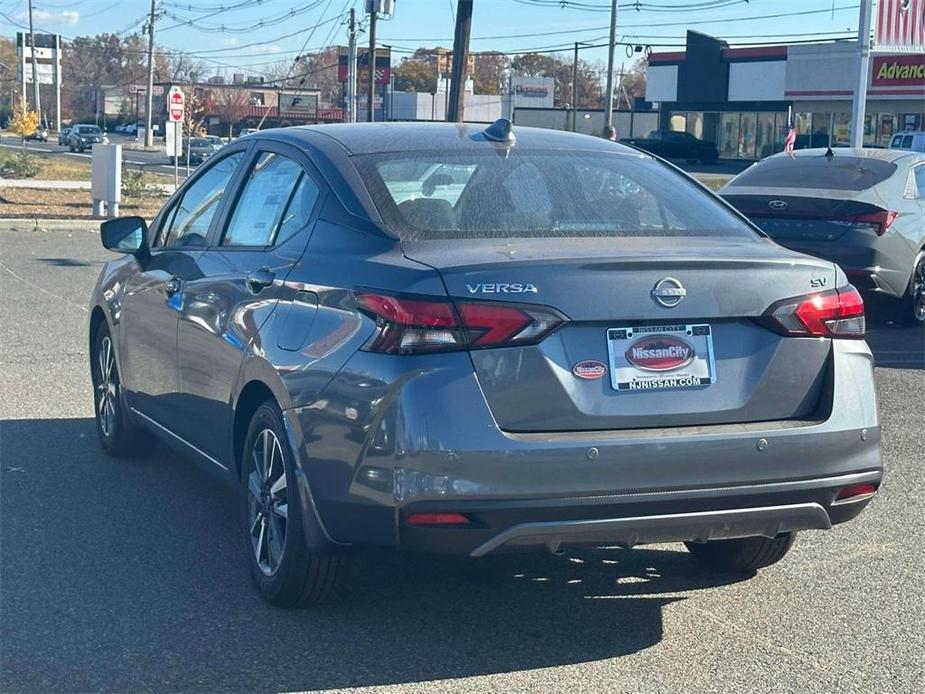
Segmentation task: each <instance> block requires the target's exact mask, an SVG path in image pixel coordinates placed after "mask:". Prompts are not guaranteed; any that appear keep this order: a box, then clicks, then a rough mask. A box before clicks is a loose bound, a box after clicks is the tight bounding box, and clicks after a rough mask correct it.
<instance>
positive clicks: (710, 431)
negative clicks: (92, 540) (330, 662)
mask: <svg viewBox="0 0 925 694" xmlns="http://www.w3.org/2000/svg"><path fill="white" fill-rule="evenodd" d="M102 241H103V244H104V245H105V246H106V247H107V248H109V249H111V250H114V251H118V252H122V253H124V255H123V256H122V257H120V258H118V259H116V260H113V261H111V262H109V263H108V264H107V265H106V266H105V267H104V268H103V270H102V272H101V274H100V278H99V282H98V285H97V287H96V289H95V291H94V293H93V299H92V305H91V312H90V346H91V370H92V378H93V384H94V390H95V404H96V408H95V410H96V422H97V427H98V433H99V438H100V441H101V443H102V446H103V448H104V449H105V450H107V451H108V452H110V453H111V454H113V455H117V456H121V455H127V454H131V453H135V452H139V451H143V450H145V449H146V448H147V447H148V446H149V445H150V439H149V436H150V435H152V434H153V435H156V436H157V437H158V438H160V439H162V440H164V441H166V442H168V443H172V444H175V445H176V446H177V447H178V448H180V449H182V450H185V451H187V452H189V453H190V454H191V455H192V456H193V457H195V458H198V459H200V460H201V461H203V463H204V464H206V465H207V466H211V467H214V468H215V469H216V470H217V471H221V472H222V473H224V474H225V475H226V477H227V478H228V479H229V480H232V481H234V483H235V484H236V485H237V486H238V488H239V493H240V500H241V501H240V527H241V531H240V532H241V535H242V538H243V540H244V541H245V543H246V547H247V557H248V561H249V563H250V567H251V573H252V575H253V577H254V579H255V582H256V584H257V587H258V590H259V592H260V594H261V595H262V596H263V597H264V598H266V599H267V600H268V601H270V602H272V603H274V604H278V605H296V604H307V603H312V602H317V601H319V600H321V599H322V598H324V597H325V595H326V594H327V593H328V592H329V590H330V589H331V588H332V587H333V586H334V585H336V583H337V569H338V566H339V565H340V564H341V563H342V562H343V561H345V560H346V557H347V556H349V554H350V550H351V549H352V548H356V547H360V546H363V545H388V546H395V547H401V548H407V549H414V550H425V551H432V552H449V553H458V554H466V555H470V556H472V557H482V556H485V555H487V554H490V553H493V552H501V551H506V550H511V549H519V548H524V547H533V548H546V549H548V550H550V551H557V550H558V549H559V548H560V547H562V546H568V545H572V544H582V543H583V544H594V543H598V544H600V543H606V544H608V545H621V546H625V547H631V546H634V545H639V544H644V543H653V542H667V541H683V542H685V543H686V544H687V547H688V549H689V550H690V551H691V552H692V553H693V555H694V556H695V557H696V558H697V559H699V560H702V561H703V562H704V563H705V564H707V565H709V566H711V567H713V568H717V569H720V570H727V571H739V572H753V571H755V570H757V569H760V568H762V567H765V566H768V565H769V564H773V563H774V562H776V561H778V560H779V559H781V558H782V557H783V556H784V555H785V554H786V553H787V551H788V550H789V548H790V546H791V545H792V543H793V540H794V537H795V534H796V533H797V532H798V531H801V530H808V529H828V528H831V527H832V526H833V525H835V524H837V523H842V522H844V521H847V520H850V519H852V518H854V517H855V516H856V515H858V513H860V511H861V510H862V509H863V508H864V507H865V506H866V505H867V503H868V501H869V500H870V498H871V497H872V496H873V495H874V493H875V492H876V491H877V488H878V486H879V484H880V480H881V475H882V469H881V464H880V451H879V441H880V427H879V424H878V419H877V409H876V403H875V399H874V382H873V370H872V357H871V353H870V351H869V349H868V347H867V345H866V343H865V342H864V340H863V337H864V308H863V303H862V301H861V298H860V296H859V295H858V292H857V291H856V290H855V289H854V287H852V286H851V285H850V284H849V283H848V282H847V280H846V278H845V275H844V274H843V273H842V271H841V270H840V269H839V268H838V267H837V266H836V265H834V264H833V263H831V262H829V261H824V260H819V259H814V258H810V257H807V256H805V255H802V254H800V253H797V252H794V251H790V250H786V249H784V248H781V247H780V246H778V245H776V244H775V243H774V242H773V241H771V240H769V239H768V238H767V237H765V236H764V235H763V234H762V233H761V232H760V231H758V230H757V228H756V227H754V226H752V225H751V224H750V223H749V222H748V221H747V220H746V219H745V218H744V217H742V216H740V215H739V214H738V213H737V212H735V211H734V210H733V208H731V207H729V206H728V205H727V204H726V203H724V202H722V201H721V200H720V199H719V198H717V197H716V196H714V195H712V194H711V193H709V192H708V191H707V190H706V189H704V188H703V187H702V186H700V185H699V184H698V183H696V182H694V181H692V180H690V179H689V178H687V177H686V176H685V175H683V174H681V173H679V172H678V171H677V170H676V169H674V168H673V167H671V166H670V165H666V164H664V163H662V162H660V161H659V160H657V159H654V158H652V157H650V156H649V155H647V154H643V153H640V152H639V151H637V150H633V149H630V148H627V147H623V146H621V145H618V144H615V143H612V142H609V141H606V140H603V139H599V138H592V137H586V136H583V135H576V134H573V133H564V132H557V131H551V130H534V129H529V128H522V129H519V128H513V127H512V126H511V124H510V123H509V122H507V121H503V120H502V121H498V122H496V123H494V124H493V125H491V126H488V127H487V128H485V127H484V126H475V125H461V124H459V125H457V124H368V125H366V124H364V125H329V126H313V127H305V128H286V129H281V130H269V131H261V132H260V133H256V134H254V135H251V136H248V137H243V138H240V139H239V140H237V141H235V142H233V143H232V144H230V145H228V146H226V147H224V148H222V149H221V150H220V151H218V152H217V153H216V154H215V155H213V156H212V157H210V158H209V159H208V160H207V161H206V163H205V164H203V166H202V167H200V168H199V169H198V170H197V171H196V172H195V173H194V174H193V176H192V177H191V178H190V179H189V180H188V181H187V182H186V183H185V184H183V185H182V186H181V187H180V189H179V190H178V191H177V192H176V194H175V195H174V196H173V197H172V198H171V199H170V200H169V201H168V203H167V204H166V205H165V206H164V208H163V210H162V211H161V212H160V213H159V214H158V215H157V217H156V218H155V219H154V220H153V223H152V224H151V225H150V226H147V225H146V224H145V222H144V221H143V220H142V219H140V218H137V217H127V218H121V219H116V220H112V221H108V222H104V223H103V224H102Z"/></svg>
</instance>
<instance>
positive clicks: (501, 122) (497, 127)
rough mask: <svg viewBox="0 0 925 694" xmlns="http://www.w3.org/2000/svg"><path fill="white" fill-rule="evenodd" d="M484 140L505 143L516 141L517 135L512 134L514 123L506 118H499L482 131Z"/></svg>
mask: <svg viewBox="0 0 925 694" xmlns="http://www.w3.org/2000/svg"><path fill="white" fill-rule="evenodd" d="M482 134H483V135H485V139H486V140H491V141H492V142H500V143H503V144H507V145H513V144H514V143H515V142H517V136H516V135H514V124H513V123H511V121H509V120H508V119H507V118H499V119H498V120H496V121H495V122H494V123H492V124H491V125H489V126H488V127H487V128H485V130H483V131H482Z"/></svg>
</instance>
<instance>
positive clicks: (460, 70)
mask: <svg viewBox="0 0 925 694" xmlns="http://www.w3.org/2000/svg"><path fill="white" fill-rule="evenodd" d="M471 30H472V0H459V2H458V3H457V5H456V31H455V33H454V34H453V71H452V72H451V73H450V94H449V105H448V107H447V113H446V119H447V121H449V122H450V123H462V122H463V121H464V120H465V119H466V112H465V111H466V72H467V70H466V68H467V67H468V63H469V34H470V32H471Z"/></svg>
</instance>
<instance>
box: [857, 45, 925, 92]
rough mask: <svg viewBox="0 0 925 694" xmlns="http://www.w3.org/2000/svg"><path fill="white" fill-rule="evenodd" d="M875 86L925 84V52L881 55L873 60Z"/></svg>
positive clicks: (871, 82)
mask: <svg viewBox="0 0 925 694" xmlns="http://www.w3.org/2000/svg"><path fill="white" fill-rule="evenodd" d="M873 63H874V66H873V70H872V71H871V80H870V84H871V86H873V87H921V86H922V85H923V84H925V54H921V53H920V54H918V55H881V56H876V57H875V58H874V60H873Z"/></svg>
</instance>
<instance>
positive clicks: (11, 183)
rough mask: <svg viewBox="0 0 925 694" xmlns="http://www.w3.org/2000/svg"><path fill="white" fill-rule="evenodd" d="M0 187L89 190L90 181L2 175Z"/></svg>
mask: <svg viewBox="0 0 925 694" xmlns="http://www.w3.org/2000/svg"><path fill="white" fill-rule="evenodd" d="M171 187H172V186H171ZM0 188H37V189H40V190H90V181H43V180H41V179H36V178H3V177H0Z"/></svg>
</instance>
